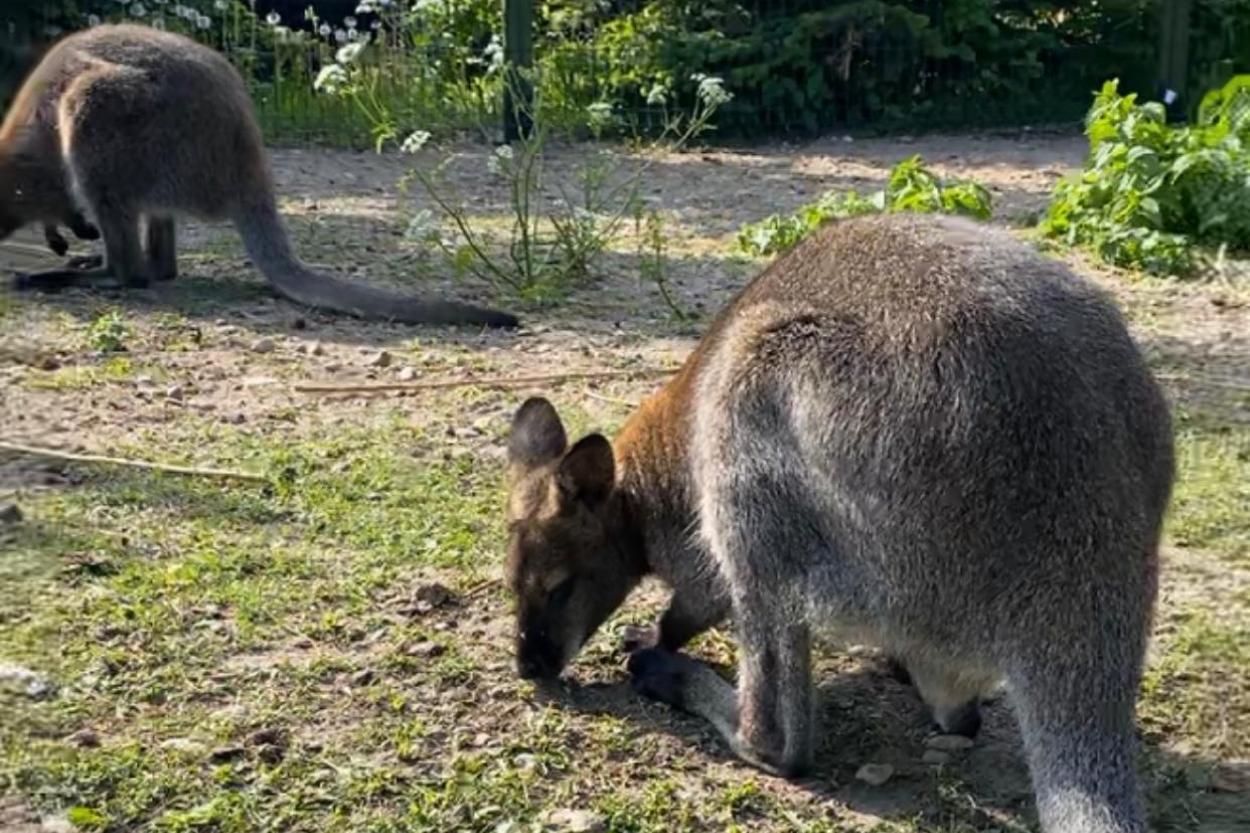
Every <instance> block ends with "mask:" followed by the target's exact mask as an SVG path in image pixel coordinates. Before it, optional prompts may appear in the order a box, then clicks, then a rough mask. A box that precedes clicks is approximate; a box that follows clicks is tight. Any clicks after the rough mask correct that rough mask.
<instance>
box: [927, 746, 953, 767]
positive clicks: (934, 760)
mask: <svg viewBox="0 0 1250 833" xmlns="http://www.w3.org/2000/svg"><path fill="white" fill-rule="evenodd" d="M921 760H922V761H924V762H925V763H926V764H933V765H935V766H941V765H943V764H949V763H950V762H951V756H950V755H949V754H948V753H946V752H943V751H941V750H940V749H926V750H925V752H924V756H923V757H922V758H921Z"/></svg>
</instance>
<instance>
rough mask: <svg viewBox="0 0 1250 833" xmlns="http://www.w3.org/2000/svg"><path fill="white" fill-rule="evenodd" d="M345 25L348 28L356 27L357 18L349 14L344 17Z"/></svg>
mask: <svg viewBox="0 0 1250 833" xmlns="http://www.w3.org/2000/svg"><path fill="white" fill-rule="evenodd" d="M343 25H344V26H346V27H347V28H348V29H355V28H356V18H354V17H352V16H351V15H348V16H347V17H345V18H343Z"/></svg>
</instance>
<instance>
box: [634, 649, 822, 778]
mask: <svg viewBox="0 0 1250 833" xmlns="http://www.w3.org/2000/svg"><path fill="white" fill-rule="evenodd" d="M628 669H629V672H630V674H631V675H632V679H631V681H630V684H631V686H632V687H633V689H634V691H636V692H638V693H639V694H641V695H643V696H644V697H647V698H650V699H652V700H658V701H659V702H661V703H665V704H667V705H669V706H672V707H673V708H675V709H679V710H681V711H683V712H686V713H688V714H692V715H695V716H696V717H701V718H703V719H704V720H706V721H708V722H709V723H711V724H712V726H713V727H714V728H715V729H716V730H717V732H719V733H720V736H721V738H722V739H723V740H724V741H725V742H726V743H727V744H728V745H729V748H730V749H731V750H733V753H734V754H735V755H736V756H738V757H739V758H741V759H742V760H743V761H745V762H747V763H748V764H751V765H752V766H754V767H757V768H759V769H762V770H763V771H765V772H767V773H769V774H771V775H780V776H782V777H784V778H793V777H795V776H798V775H801V774H802V773H803V772H804V771H805V770H806V769H807V767H808V765H809V764H810V760H809V759H808V758H807V757H806V756H805V755H802V754H800V755H798V756H795V757H793V758H790V759H788V758H787V757H786V753H785V751H784V746H785V744H784V743H783V744H781V747H782V748H780V749H774V747H777V746H778V744H776V743H775V742H774V741H775V740H776V738H770V739H767V740H765V741H764V742H765V744H766V745H767V746H766V748H761V746H760V745H759V741H758V740H756V741H752V740H751V739H749V738H747V737H746V736H744V733H743V731H742V727H741V726H740V723H739V708H740V705H739V704H740V703H741V702H742V700H743V698H742V697H741V695H740V693H739V692H738V691H737V690H735V689H734V687H733V686H732V685H730V684H729V683H728V682H726V681H725V680H724V679H723V678H722V677H721V676H720V675H719V674H717V673H716V672H715V671H713V670H712V669H711V668H709V667H708V666H707V665H705V664H704V663H702V662H699V661H698V660H696V659H693V658H691V657H689V656H686V655H685V654H682V653H677V652H674V651H666V650H664V649H663V648H644V649H642V650H640V651H636V652H635V653H633V654H631V655H630V658H629V664H628ZM791 754H792V755H793V752H791Z"/></svg>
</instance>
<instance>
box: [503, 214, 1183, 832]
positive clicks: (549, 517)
mask: <svg viewBox="0 0 1250 833" xmlns="http://www.w3.org/2000/svg"><path fill="white" fill-rule="evenodd" d="M508 449H509V469H510V484H511V486H510V494H509V507H508V518H509V531H510V532H509V534H510V540H509V555H508V571H507V572H508V578H509V583H510V586H511V588H512V590H513V592H514V593H515V595H516V597H517V603H518V632H517V660H518V670H519V672H520V673H521V675H522V676H525V677H541V676H552V675H555V674H558V673H559V672H560V671H561V670H562V669H563V668H564V666H565V664H566V663H568V662H569V661H570V659H571V658H572V657H573V656H574V655H575V654H576V653H577V652H578V650H579V648H580V647H581V645H582V644H583V643H584V642H585V641H586V639H587V638H588V637H589V636H590V635H591V634H592V633H593V632H594V630H595V629H596V628H597V627H598V626H599V625H600V624H601V623H602V622H603V621H604V620H605V618H606V617H607V616H608V615H609V614H610V613H611V612H612V611H613V610H614V609H615V608H616V607H617V606H618V605H620V604H621V602H622V601H623V600H624V598H625V596H626V594H627V593H628V592H629V590H630V589H631V588H632V587H633V586H634V585H635V584H636V583H637V582H638V580H639V579H640V578H641V577H642V576H643V575H645V574H647V573H655V574H658V575H659V576H660V577H661V578H663V579H665V580H666V581H667V582H668V583H669V584H671V585H672V587H673V588H674V595H673V600H672V603H671V606H670V608H669V609H668V610H667V611H666V612H665V613H664V616H663V618H662V619H661V622H660V633H659V636H658V640H659V644H658V645H656V646H654V647H648V648H645V649H642V650H639V651H637V652H635V653H634V654H633V655H632V657H631V659H630V669H631V671H632V672H633V674H634V684H635V686H636V687H637V688H639V689H640V690H642V691H643V692H645V693H647V694H649V695H651V696H655V697H659V698H660V699H663V700H665V701H668V702H670V703H672V704H673V705H676V706H680V707H683V708H685V709H686V710H688V711H691V712H693V713H695V714H699V715H702V716H704V717H706V718H708V719H709V720H710V721H712V723H713V724H714V725H715V726H716V727H717V728H718V729H719V730H720V731H721V733H722V734H723V735H724V736H725V738H726V740H727V741H728V743H729V744H730V746H731V747H732V748H733V750H734V751H735V752H736V753H737V754H738V755H739V756H741V757H742V758H744V759H745V760H747V761H749V762H752V763H753V764H756V765H758V766H760V767H762V768H763V769H765V770H768V771H771V772H775V773H780V774H785V775H791V774H795V773H799V772H801V771H803V770H804V768H805V767H807V766H808V764H809V762H810V759H811V755H812V743H813V741H812V731H813V693H812V691H813V688H812V679H811V664H810V656H809V655H810V645H811V634H812V631H813V629H818V628H829V629H831V630H832V631H833V632H835V633H839V634H842V635H849V636H853V637H854V638H858V639H865V640H870V641H873V642H875V643H876V644H878V645H880V646H881V647H883V648H884V649H885V650H887V651H888V652H890V654H892V655H894V656H897V657H900V658H901V659H902V660H903V661H904V662H905V663H906V666H907V670H908V671H909V672H910V675H911V677H912V679H913V680H914V681H915V683H916V685H917V687H918V689H919V690H920V692H921V694H922V695H923V696H924V697H925V699H926V700H927V701H928V702H929V703H930V704H931V705H932V707H933V708H934V712H935V714H936V716H937V718H938V720H939V722H943V723H949V722H952V721H954V722H958V721H960V720H962V719H964V716H963V715H961V711H962V710H965V709H966V708H967V707H968V704H970V703H973V702H975V698H976V697H977V696H978V694H980V693H981V692H982V691H983V690H984V689H985V688H986V687H987V686H989V685H990V684H991V683H994V682H996V681H997V680H999V679H1001V678H1005V680H1006V683H1007V686H1008V691H1009V694H1010V695H1011V698H1012V700H1013V702H1014V706H1015V710H1016V714H1017V717H1018V719H1019V721H1020V724H1021V727H1022V734H1023V738H1024V744H1025V749H1026V754H1027V757H1028V762H1029V765H1030V769H1031V772H1032V776H1033V782H1034V785H1035V787H1036V791H1037V796H1038V806H1039V809H1040V815H1041V820H1042V826H1043V828H1044V829H1045V830H1046V831H1048V832H1049V833H1058V831H1063V833H1112V832H1113V831H1114V833H1130V831H1131V832H1132V833H1140V831H1144V830H1145V829H1146V823H1145V819H1144V815H1143V810H1142V806H1141V802H1140V799H1139V795H1138V787H1137V782H1136V776H1135V773H1134V761H1133V758H1134V731H1133V716H1134V704H1135V701H1136V696H1137V688H1138V681H1139V677H1140V673H1141V667H1142V658H1143V654H1144V650H1145V645H1146V640H1147V635H1148V632H1149V628H1150V623H1151V618H1152V613H1153V607H1154V599H1155V591H1156V584H1157V570H1158V558H1157V547H1158V541H1159V535H1160V524H1161V521H1162V517H1163V513H1164V509H1165V506H1166V504H1167V501H1168V497H1169V493H1170V490H1171V483H1172V476H1173V452H1172V438H1171V427H1170V418H1169V415H1168V409H1167V406H1166V403H1165V401H1164V399H1163V397H1162V395H1161V394H1160V391H1159V389H1158V387H1157V385H1156V384H1155V382H1154V381H1153V379H1152V378H1151V376H1150V374H1149V372H1148V371H1147V369H1146V367H1145V365H1144V364H1143V361H1142V358H1141V356H1140V354H1139V353H1138V351H1137V349H1136V348H1135V346H1134V345H1133V343H1132V341H1131V340H1130V338H1129V335H1128V333H1127V331H1126V329H1125V325H1124V323H1123V321H1122V319H1121V317H1120V315H1119V314H1118V312H1117V310H1116V308H1115V306H1114V305H1113V304H1112V302H1111V301H1109V300H1108V299H1107V298H1106V297H1104V295H1103V294H1102V293H1101V292H1100V291H1098V290H1096V289H1095V288H1094V287H1093V286H1091V285H1090V284H1088V283H1086V282H1085V281H1084V280H1082V279H1080V278H1078V277H1076V276H1075V275H1073V274H1072V273H1071V272H1070V271H1069V270H1068V269H1067V268H1065V267H1064V266H1063V265H1061V264H1059V263H1057V262H1055V261H1052V260H1049V259H1047V258H1045V257H1042V256H1041V255H1039V254H1037V253H1036V252H1034V251H1033V250H1031V249H1030V248H1028V247H1026V246H1025V245H1023V244H1021V243H1018V242H1016V241H1015V240H1014V239H1012V238H1011V237H1010V236H1008V235H1007V234H1005V233H1003V232H999V231H994V230H990V229H988V228H984V227H981V226H977V225H975V224H973V223H971V222H968V221H964V220H957V219H949V218H931V217H923V216H915V215H913V216H908V215H881V216H877V217H865V218H860V219H854V220H847V221H844V222H841V223H837V224H835V225H833V226H831V227H829V228H826V229H824V230H822V231H821V232H820V233H818V234H816V235H814V236H813V237H812V239H810V240H808V241H806V242H805V243H803V244H802V245H800V246H798V247H797V248H796V249H795V250H794V251H792V252H791V253H789V254H788V255H786V256H784V257H782V258H780V259H779V260H778V261H777V262H776V263H774V264H773V265H772V266H771V267H770V268H769V269H768V270H767V271H765V272H764V273H763V274H762V275H760V276H759V277H758V278H757V279H756V280H755V281H754V282H752V283H751V285H750V286H748V287H747V288H746V289H745V290H744V291H743V292H742V293H741V294H740V295H739V296H738V297H737V298H736V299H735V300H734V301H733V302H732V303H731V304H730V305H729V306H728V308H727V309H726V310H725V311H724V312H723V313H722V314H721V315H720V316H719V317H718V318H717V319H716V321H715V322H714V323H713V324H712V326H711V329H710V330H709V332H708V333H707V335H706V336H705V337H704V339H703V341H702V343H701V344H700V345H699V347H698V348H697V349H696V350H695V352H694V354H693V355H692V356H691V357H690V359H689V360H688V361H687V362H686V365H685V367H684V368H683V369H682V370H681V372H680V373H679V374H678V375H677V376H676V377H675V378H674V379H673V380H672V381H671V382H670V383H669V384H668V385H667V386H666V387H665V388H664V389H663V390H662V391H661V392H659V393H658V394H656V395H655V396H653V397H651V398H650V399H649V400H648V401H646V402H645V403H644V404H643V405H642V406H641V407H640V408H639V409H638V411H637V412H636V413H635V414H634V415H633V416H632V418H631V419H630V420H629V421H628V422H627V423H626V425H625V427H624V428H623V429H622V431H621V432H620V434H619V435H618V436H617V439H616V442H615V446H613V445H612V444H610V443H609V441H608V440H607V439H605V438H604V437H602V436H601V435H598V434H592V435H590V436H587V437H585V438H583V439H581V440H580V441H578V442H576V443H574V444H573V445H572V446H571V447H569V444H568V441H567V439H566V436H565V432H564V428H563V426H562V425H561V422H560V419H559V417H558V416H557V415H556V412H555V410H554V409H553V408H552V406H551V405H550V404H549V403H548V402H547V401H546V400H544V399H532V400H529V401H527V402H526V403H525V404H524V405H522V407H521V408H520V410H519V411H518V413H517V414H516V417H515V419H514V422H513V428H512V433H511V436H510V439H509V445H508ZM730 611H731V612H732V614H733V618H734V621H735V624H736V629H737V634H738V639H739V643H740V646H741V651H740V662H739V668H738V683H737V690H736V691H735V690H734V688H733V687H732V686H731V685H730V684H729V683H727V682H725V681H724V680H722V679H721V678H720V677H719V676H718V675H716V674H715V673H714V672H713V671H712V670H711V669H710V668H708V667H707V666H704V665H702V664H701V663H698V662H696V661H695V660H693V659H691V658H688V657H686V656H684V655H681V654H678V653H675V652H674V651H673V650H672V649H674V648H676V647H677V646H679V645H681V644H682V643H684V642H685V641H686V640H688V639H689V638H690V637H691V636H692V635H693V634H694V633H697V632H698V631H700V630H702V629H703V628H706V627H708V626H709V625H710V624H711V623H714V622H716V621H717V620H718V619H720V618H721V617H722V616H723V615H725V614H726V613H727V612H730Z"/></svg>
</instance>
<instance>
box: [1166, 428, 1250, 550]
mask: <svg viewBox="0 0 1250 833" xmlns="http://www.w3.org/2000/svg"><path fill="white" fill-rule="evenodd" d="M1176 449H1177V482H1176V487H1175V490H1174V493H1173V497H1172V508H1171V515H1170V517H1169V521H1168V537H1169V538H1170V539H1171V540H1172V541H1173V542H1174V543H1176V544H1178V545H1180V546H1184V547H1194V548H1200V549H1208V550H1212V551H1214V552H1217V553H1219V554H1220V555H1222V556H1225V557H1228V558H1231V559H1234V560H1237V561H1239V562H1246V561H1250V509H1248V508H1247V507H1250V426H1243V425H1218V424H1215V425H1213V424H1211V423H1210V422H1208V421H1205V420H1202V419H1199V418H1195V417H1193V416H1191V415H1187V414H1184V413H1181V414H1178V415H1177V434H1176Z"/></svg>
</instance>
